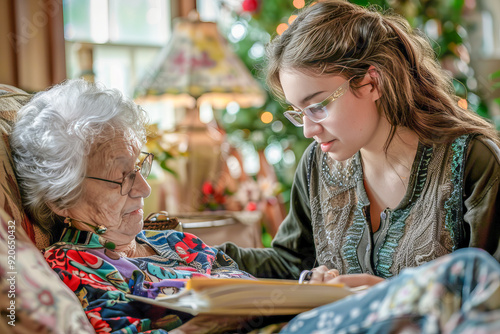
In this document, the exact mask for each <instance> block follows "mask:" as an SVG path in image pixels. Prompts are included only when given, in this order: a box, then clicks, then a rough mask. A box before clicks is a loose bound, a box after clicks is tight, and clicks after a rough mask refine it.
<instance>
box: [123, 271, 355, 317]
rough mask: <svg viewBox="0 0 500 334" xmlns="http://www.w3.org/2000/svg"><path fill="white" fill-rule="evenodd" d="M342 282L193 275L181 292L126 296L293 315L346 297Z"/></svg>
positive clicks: (200, 308)
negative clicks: (323, 282)
mask: <svg viewBox="0 0 500 334" xmlns="http://www.w3.org/2000/svg"><path fill="white" fill-rule="evenodd" d="M352 293H353V291H352V290H349V289H347V288H344V287H343V286H342V285H329V284H299V283H298V282H297V281H292V280H276V279H259V280H247V279H234V278H231V279H224V278H222V279H208V278H192V279H189V280H188V281H187V283H186V287H185V288H184V289H182V290H181V291H180V292H178V293H176V294H174V295H170V296H164V297H157V298H156V299H150V298H146V297H139V296H134V295H129V294H127V295H126V297H128V298H130V299H134V300H137V301H141V302H144V303H148V304H153V305H157V306H161V307H165V308H169V309H172V310H177V311H181V312H185V313H190V314H193V315H197V314H221V315H293V314H298V313H301V312H304V311H307V310H310V309H312V308H315V307H318V306H321V305H325V304H328V303H331V302H334V301H336V300H339V299H342V298H344V297H346V296H348V295H350V294H352Z"/></svg>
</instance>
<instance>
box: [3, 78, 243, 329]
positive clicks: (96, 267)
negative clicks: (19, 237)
mask: <svg viewBox="0 0 500 334" xmlns="http://www.w3.org/2000/svg"><path fill="white" fill-rule="evenodd" d="M146 121H147V118H146V115H145V112H144V111H143V110H142V109H141V108H140V107H139V106H137V105H136V104H134V103H133V102H132V101H131V100H129V99H127V98H125V97H124V96H123V95H122V94H121V93H120V92H119V91H117V90H113V89H106V88H104V87H102V86H101V85H94V84H90V83H88V82H85V81H83V80H70V81H66V82H65V83H62V84H60V85H57V86H54V87H53V88H51V89H49V90H48V91H45V92H41V93H38V94H37V95H35V96H34V98H33V99H32V100H31V101H30V103H28V104H27V105H26V106H25V107H23V108H22V109H21V110H20V111H19V116H18V121H17V123H16V125H15V128H14V130H13V133H12V135H11V137H10V138H11V139H10V140H11V146H12V154H13V157H14V162H15V166H16V173H17V177H18V181H19V183H20V188H21V189H22V197H23V202H24V205H25V208H26V210H27V212H29V214H30V215H31V216H32V217H33V218H34V219H35V221H36V222H37V223H38V224H40V226H41V227H42V228H43V229H45V230H47V231H49V232H51V234H52V237H53V239H54V240H53V241H54V243H53V244H52V245H51V246H50V247H48V248H47V249H46V250H45V252H44V255H45V259H46V260H47V262H48V263H49V264H50V266H51V267H52V268H53V269H54V270H55V271H56V272H57V273H58V275H59V277H60V278H61V279H62V280H63V281H64V282H65V283H66V285H67V286H68V287H69V288H70V289H71V290H73V291H74V293H75V294H76V295H77V296H78V298H79V299H80V301H81V303H82V306H83V307H84V308H85V311H86V314H87V316H88V318H89V320H90V322H91V323H92V325H93V326H94V328H95V329H96V331H97V332H106V333H107V332H113V331H116V330H122V331H123V332H127V333H132V332H133V333H136V332H143V331H148V330H150V329H155V328H161V329H159V330H158V331H156V332H157V333H161V332H164V331H163V329H165V330H170V329H172V328H176V327H178V326H180V325H181V324H182V323H183V322H185V321H186V320H188V319H189V318H190V317H188V316H186V315H184V314H182V313H173V312H172V311H168V310H165V309H156V308H152V307H150V306H148V305H145V304H142V303H138V302H131V301H130V300H128V299H126V298H125V297H124V294H125V293H132V294H135V295H141V296H148V297H152V298H154V297H155V296H156V295H157V294H158V293H164V294H169V293H172V292H173V291H176V289H177V288H179V287H180V286H182V284H183V282H182V280H178V279H185V278H189V277H193V276H208V277H239V278H242V277H243V278H245V277H250V276H249V275H248V274H246V273H245V272H242V271H239V270H238V266H237V265H236V264H235V263H234V262H233V261H232V260H231V259H230V258H228V257H227V256H225V254H223V253H222V252H221V251H218V250H216V249H214V248H211V247H208V246H206V245H205V244H203V242H202V241H201V240H199V239H197V238H196V237H194V236H193V235H190V234H187V233H181V232H176V231H172V230H169V231H143V230H142V227H143V205H144V203H143V201H144V198H146V197H148V196H149V194H150V191H151V189H150V187H149V185H148V183H147V182H146V178H147V177H148V175H149V172H150V170H151V163H152V161H153V155H152V154H149V153H146V152H141V148H142V146H143V144H144V143H145V140H146V134H145V125H146ZM56 231H61V232H60V233H57V232H56ZM176 279H177V280H176Z"/></svg>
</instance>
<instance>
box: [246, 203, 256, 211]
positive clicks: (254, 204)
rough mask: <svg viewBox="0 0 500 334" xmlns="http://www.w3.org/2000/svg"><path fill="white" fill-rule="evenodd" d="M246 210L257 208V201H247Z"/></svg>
mask: <svg viewBox="0 0 500 334" xmlns="http://www.w3.org/2000/svg"><path fill="white" fill-rule="evenodd" d="M245 210H247V211H255V210H257V203H255V202H248V204H247V207H246V208H245Z"/></svg>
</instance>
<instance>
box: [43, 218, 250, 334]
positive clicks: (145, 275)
mask: <svg viewBox="0 0 500 334" xmlns="http://www.w3.org/2000/svg"><path fill="white" fill-rule="evenodd" d="M136 241H137V242H138V243H146V244H148V245H150V246H151V247H152V248H153V249H154V250H155V251H156V252H157V255H154V256H149V257H138V258H124V257H120V256H119V255H118V254H117V253H116V252H114V251H112V250H109V249H107V248H105V247H104V246H103V245H104V244H105V242H104V240H103V239H102V238H101V237H100V236H98V235H97V234H94V233H91V232H86V231H79V230H76V229H72V228H68V229H65V230H64V232H63V234H62V237H61V239H60V241H59V242H57V243H55V244H53V245H52V246H50V247H48V248H47V249H46V250H45V251H44V256H45V259H46V261H47V262H48V264H49V265H50V267H51V268H52V269H53V270H54V271H55V272H56V273H57V274H58V275H59V277H60V279H61V280H62V281H63V282H64V283H65V284H66V285H67V286H68V287H69V288H70V289H71V290H72V291H73V292H74V293H75V294H76V296H77V297H78V298H79V300H80V302H81V304H82V306H83V308H84V311H85V313H86V315H87V317H88V319H89V321H90V322H91V324H92V326H93V327H94V329H95V331H96V332H97V333H110V332H112V333H115V332H116V333H118V332H119V333H138V332H146V333H166V331H168V330H171V329H173V328H176V327H178V326H180V325H181V324H182V323H184V322H185V321H187V320H189V319H190V318H191V317H192V316H191V315H187V314H184V313H180V312H175V311H172V310H168V309H164V308H159V307H155V306H151V305H146V304H144V303H140V302H137V301H132V300H130V299H128V298H126V297H125V294H134V295H139V296H144V297H149V298H155V297H156V296H157V295H158V293H162V294H172V293H175V292H177V291H178V289H179V288H181V287H182V286H183V285H184V280H185V279H187V278H190V277H195V276H203V277H211V278H249V279H252V277H251V276H250V275H249V274H247V273H245V272H243V271H241V270H239V269H238V266H237V264H236V263H235V262H234V261H233V260H232V259H231V258H229V257H228V256H227V255H225V254H224V253H223V252H222V251H219V250H217V249H215V248H212V247H209V246H207V245H206V244H204V243H203V242H202V241H201V240H200V239H198V238H197V237H195V236H194V235H192V234H190V233H182V232H177V231H173V230H167V231H142V232H141V233H139V234H138V235H137V236H136Z"/></svg>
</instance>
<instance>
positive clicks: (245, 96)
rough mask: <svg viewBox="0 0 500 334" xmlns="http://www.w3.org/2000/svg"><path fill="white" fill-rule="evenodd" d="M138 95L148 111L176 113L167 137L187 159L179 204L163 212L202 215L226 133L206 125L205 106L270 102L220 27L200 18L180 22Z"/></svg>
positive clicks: (181, 165) (179, 169) (175, 185)
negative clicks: (203, 197)
mask: <svg viewBox="0 0 500 334" xmlns="http://www.w3.org/2000/svg"><path fill="white" fill-rule="evenodd" d="M135 96H136V98H135V100H136V102H137V103H138V104H140V105H142V106H143V107H144V108H145V109H146V110H148V105H155V109H156V110H157V112H158V111H159V112H160V113H161V112H162V108H165V109H167V108H174V110H175V112H174V113H171V115H174V117H175V118H177V120H175V129H174V130H173V131H171V132H166V133H164V136H167V137H168V136H170V138H169V140H170V141H172V137H171V136H177V137H176V138H177V140H178V142H179V148H180V149H182V150H184V151H185V152H184V153H186V154H184V155H183V157H181V158H178V159H176V160H177V161H176V162H175V165H176V166H175V167H174V168H172V169H174V170H175V171H176V173H177V175H176V177H175V178H172V177H170V179H171V181H172V182H170V183H169V187H168V189H170V190H167V191H170V192H171V193H172V194H174V197H175V199H176V200H177V202H178V203H176V204H175V203H172V201H169V200H168V199H167V202H168V203H169V205H168V207H166V208H161V209H166V210H169V211H171V212H186V211H197V210H199V202H200V196H201V189H202V185H203V183H204V182H205V181H207V180H209V181H214V180H216V179H217V177H218V175H219V174H220V171H221V163H223V159H222V144H223V142H224V140H225V137H224V132H223V131H221V130H220V129H217V126H216V125H214V124H213V123H211V124H210V123H209V124H206V123H203V122H201V121H200V118H199V107H200V106H203V105H206V104H209V105H210V106H212V107H213V108H215V109H224V108H225V107H226V106H227V104H228V103H229V102H233V101H235V102H237V103H238V104H239V105H240V107H242V108H248V107H259V106H262V105H263V104H264V103H265V100H266V97H267V95H266V92H265V91H264V89H263V88H262V87H261V86H260V84H259V83H258V82H257V81H256V80H255V79H254V77H253V76H252V74H251V73H250V71H249V70H248V69H247V67H246V66H245V65H244V64H243V62H242V61H241V59H239V57H238V56H237V55H236V54H235V53H234V52H233V51H232V49H231V47H230V46H229V44H228V42H227V41H226V39H225V38H224V37H223V36H222V35H221V34H220V33H219V31H218V29H217V25H216V23H215V22H202V21H200V20H199V18H198V15H197V14H196V13H195V14H193V13H191V14H190V15H189V16H188V17H187V18H177V19H176V20H175V21H174V29H173V32H172V37H171V39H170V41H169V42H168V44H167V45H166V47H165V48H164V49H163V50H162V51H161V52H160V54H159V57H158V58H157V61H156V62H155V64H154V65H153V66H152V67H151V69H150V70H149V71H148V72H147V73H146V75H145V76H144V77H143V79H142V80H141V82H140V83H139V85H138V86H137V88H136V93H135ZM185 111H186V112H185ZM167 117H168V116H167ZM170 117H172V116H170ZM160 128H161V127H160ZM165 138H166V137H165Z"/></svg>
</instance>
